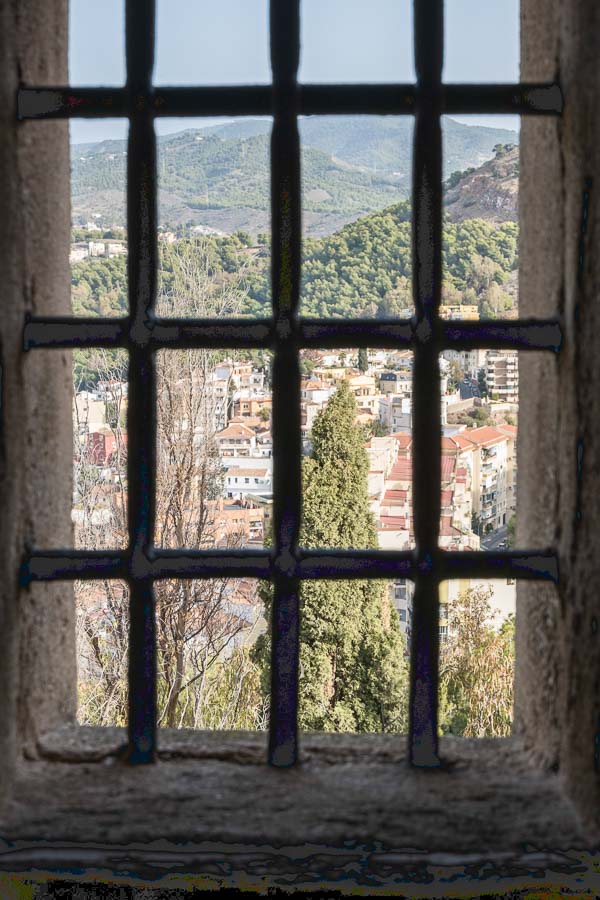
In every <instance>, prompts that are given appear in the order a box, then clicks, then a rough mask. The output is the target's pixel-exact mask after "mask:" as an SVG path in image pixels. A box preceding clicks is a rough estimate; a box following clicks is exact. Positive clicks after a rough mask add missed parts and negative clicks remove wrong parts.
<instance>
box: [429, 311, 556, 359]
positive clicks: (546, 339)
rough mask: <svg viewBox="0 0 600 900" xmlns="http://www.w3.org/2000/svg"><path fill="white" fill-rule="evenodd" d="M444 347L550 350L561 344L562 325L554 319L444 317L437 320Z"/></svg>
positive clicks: (458, 348) (554, 349) (460, 348)
mask: <svg viewBox="0 0 600 900" xmlns="http://www.w3.org/2000/svg"><path fill="white" fill-rule="evenodd" d="M440 330H441V335H442V336H441V340H442V342H443V344H444V347H446V348H448V349H455V350H463V349H464V350H466V349H474V348H476V347H489V348H490V349H502V348H504V349H510V348H512V349H515V350H551V351H553V352H554V353H558V352H559V351H560V350H561V349H562V345H563V332H562V325H561V322H560V320H559V319H558V318H556V319H533V318H529V319H512V320H502V319H500V320H479V321H468V320H452V319H450V320H448V319H443V320H442V321H441V323H440Z"/></svg>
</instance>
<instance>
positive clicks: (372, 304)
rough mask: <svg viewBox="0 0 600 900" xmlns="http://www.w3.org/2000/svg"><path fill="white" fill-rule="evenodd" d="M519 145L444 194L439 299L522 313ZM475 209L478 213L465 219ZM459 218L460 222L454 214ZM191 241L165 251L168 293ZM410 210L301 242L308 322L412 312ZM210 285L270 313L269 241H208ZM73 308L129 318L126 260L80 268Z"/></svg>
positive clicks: (246, 307) (94, 260)
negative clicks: (226, 284) (233, 289)
mask: <svg viewBox="0 0 600 900" xmlns="http://www.w3.org/2000/svg"><path fill="white" fill-rule="evenodd" d="M517 172H518V153H517V150H516V148H507V147H506V145H502V146H500V147H499V148H498V149H497V152H496V155H495V157H494V159H493V160H492V161H488V162H486V163H484V164H483V166H481V167H479V168H478V169H476V170H475V171H473V172H470V173H468V174H466V175H459V174H455V175H452V176H451V177H450V178H449V180H448V182H447V184H446V191H445V198H446V201H447V200H448V199H449V200H450V201H451V202H450V203H447V204H446V206H445V226H444V244H443V254H444V266H443V282H442V302H443V303H444V304H447V305H449V306H461V305H465V306H469V307H471V308H472V307H476V308H477V309H478V311H479V314H480V315H481V316H482V317H483V318H494V317H496V316H500V315H503V316H508V317H511V316H513V315H516V305H517V293H518V281H517V270H518V223H517V221H516V216H515V215H514V214H513V213H512V212H511V210H512V209H516V194H515V192H516V189H517V183H518V177H517ZM468 211H471V217H468V216H467V215H466V213H467V212H468ZM453 215H454V218H452V216H453ZM188 240H189V236H188V237H186V238H185V239H183V240H182V241H181V243H179V244H178V243H175V244H173V245H169V244H166V243H161V245H160V254H161V257H160V276H161V279H160V280H161V285H162V289H163V290H165V291H167V293H168V289H169V285H170V284H171V281H172V278H173V271H174V259H175V256H176V255H177V254H179V253H181V252H186V248H187V249H190V248H192V247H197V246H198V245H192V244H189V243H188ZM411 245H412V228H411V208H410V203H409V202H408V201H406V200H405V201H401V202H400V203H395V204H393V205H390V206H388V207H386V208H385V209H384V210H380V211H377V212H375V213H370V214H369V215H367V216H363V217H361V218H360V219H357V220H355V221H354V222H350V223H347V224H346V225H344V226H343V227H342V228H341V229H339V230H338V231H337V232H336V233H335V234H332V235H327V236H325V237H320V238H311V237H307V238H306V239H305V240H304V242H303V260H302V286H301V313H302V315H308V316H324V317H327V316H342V317H352V316H357V315H365V316H372V317H376V316H389V315H392V316H404V315H408V314H410V310H411V309H412V286H411V275H412V254H411ZM201 246H202V252H203V253H207V259H208V260H209V266H210V269H211V270H212V271H213V272H214V273H216V277H215V279H214V281H213V282H212V285H213V287H214V288H215V289H217V290H220V289H221V285H222V283H223V280H225V281H231V282H232V283H233V284H235V285H236V286H237V285H238V284H241V286H242V290H243V292H244V295H245V297H244V303H243V307H242V310H241V311H242V313H243V314H245V315H252V316H262V315H268V314H269V309H270V245H269V240H268V238H262V239H261V240H260V241H259V242H258V243H256V242H255V241H254V239H253V238H252V236H251V235H250V234H248V233H246V234H244V233H243V232H238V233H235V234H231V235H214V236H213V235H211V236H209V237H207V238H204V239H202V240H201ZM72 285H73V304H74V308H75V311H76V312H78V313H81V312H85V313H86V314H91V315H96V314H98V313H101V314H103V315H110V314H123V313H124V312H125V310H126V305H127V292H126V260H125V259H124V258H123V257H117V258H113V259H104V258H98V257H90V258H87V259H84V260H82V261H81V262H79V263H77V264H75V265H74V266H73V272H72Z"/></svg>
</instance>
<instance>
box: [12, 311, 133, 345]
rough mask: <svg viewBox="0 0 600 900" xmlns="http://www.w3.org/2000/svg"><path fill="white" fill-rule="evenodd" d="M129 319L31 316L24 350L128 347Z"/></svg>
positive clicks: (26, 331) (26, 321)
mask: <svg viewBox="0 0 600 900" xmlns="http://www.w3.org/2000/svg"><path fill="white" fill-rule="evenodd" d="M128 332H129V319H128V318H123V319H85V318H83V317H75V316H60V317H59V316H56V317H51V318H50V317H45V316H28V317H27V318H26V319H25V327H24V329H23V349H24V350H32V349H36V348H39V347H44V348H47V347H54V348H56V349H64V348H69V347H126V346H127V340H128Z"/></svg>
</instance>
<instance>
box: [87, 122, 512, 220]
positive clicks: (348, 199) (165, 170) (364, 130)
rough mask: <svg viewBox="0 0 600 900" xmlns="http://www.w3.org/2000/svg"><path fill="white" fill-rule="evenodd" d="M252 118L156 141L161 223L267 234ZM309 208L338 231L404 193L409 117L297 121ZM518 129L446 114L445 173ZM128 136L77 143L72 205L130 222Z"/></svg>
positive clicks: (261, 143)
mask: <svg viewBox="0 0 600 900" xmlns="http://www.w3.org/2000/svg"><path fill="white" fill-rule="evenodd" d="M270 127H271V123H270V121H269V120H266V119H249V120H240V121H234V122H231V123H227V124H225V125H216V126H211V127H207V128H202V129H193V130H187V131H183V132H180V133H178V134H174V135H164V136H162V137H160V138H159V141H158V147H159V154H158V157H159V162H158V172H159V221H160V222H161V223H162V224H164V225H168V226H170V227H174V226H176V225H178V224H186V223H192V224H200V225H204V226H206V227H208V228H211V229H214V230H216V231H221V232H225V233H232V232H234V231H237V230H240V229H241V230H246V231H249V232H251V233H252V234H257V233H259V232H261V231H262V232H267V231H268V230H269V220H270V210H269V206H270V199H269V194H270V180H269V143H270V142H269V132H270ZM300 133H301V140H302V148H303V152H302V175H303V185H302V190H303V198H302V199H303V212H304V217H303V218H304V228H305V231H306V233H307V234H309V235H313V236H322V235H326V234H332V233H333V232H335V231H337V230H338V229H339V228H340V227H342V226H343V225H344V224H346V223H348V222H352V221H355V220H356V219H358V218H361V217H362V216H364V215H366V214H368V213H370V212H374V211H376V210H380V209H384V208H385V207H387V206H389V205H390V204H392V203H394V202H396V201H397V200H399V199H403V198H406V197H408V195H409V192H410V181H411V156H412V119H410V118H409V117H402V116H398V117H385V116H339V117H337V116H315V117H309V118H304V119H301V120H300ZM516 139H517V135H516V133H515V132H511V131H506V130H501V129H493V128H481V127H479V126H468V125H461V124H459V123H457V122H454V121H453V120H452V119H445V120H444V150H445V162H444V177H448V176H449V175H451V173H452V172H454V171H455V170H457V169H465V168H468V167H469V166H479V165H480V164H481V163H482V162H483V161H484V160H486V159H489V158H490V157H491V156H492V154H493V147H494V146H495V145H497V144H500V143H507V142H508V141H511V142H513V143H514V142H515V140H516ZM126 150H127V147H126V142H125V141H115V140H110V141H102V142H100V143H97V144H79V145H74V146H73V147H72V208H73V219H74V221H76V222H78V223H84V222H87V221H89V220H90V219H91V218H92V216H94V215H95V216H96V218H98V217H100V218H99V220H100V221H101V223H102V224H103V225H105V226H109V225H111V224H114V225H123V224H125V172H126Z"/></svg>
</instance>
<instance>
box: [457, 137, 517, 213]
mask: <svg viewBox="0 0 600 900" xmlns="http://www.w3.org/2000/svg"><path fill="white" fill-rule="evenodd" d="M444 212H445V214H446V216H447V218H448V219H449V220H450V221H451V222H464V221H466V220H467V219H487V220H488V221H491V222H498V223H499V222H517V221H518V218H519V148H518V147H515V146H512V145H508V146H505V147H504V148H503V149H502V150H499V152H497V153H496V155H495V156H494V158H493V159H491V160H489V161H488V162H486V163H484V164H483V165H482V166H480V167H479V168H477V169H472V170H467V171H466V172H462V173H455V175H454V176H451V177H450V179H449V181H448V182H447V183H446V190H445V192H444Z"/></svg>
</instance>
